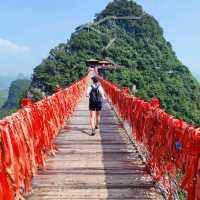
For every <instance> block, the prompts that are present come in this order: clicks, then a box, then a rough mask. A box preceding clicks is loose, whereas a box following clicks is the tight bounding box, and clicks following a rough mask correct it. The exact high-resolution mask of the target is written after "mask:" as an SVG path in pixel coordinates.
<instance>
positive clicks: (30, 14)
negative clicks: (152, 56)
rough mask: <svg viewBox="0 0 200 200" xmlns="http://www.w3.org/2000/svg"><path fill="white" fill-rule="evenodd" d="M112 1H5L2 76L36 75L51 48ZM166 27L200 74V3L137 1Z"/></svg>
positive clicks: (0, 11)
mask: <svg viewBox="0 0 200 200" xmlns="http://www.w3.org/2000/svg"><path fill="white" fill-rule="evenodd" d="M108 2H110V1H109V0H73V1H72V0H57V1H52V0H42V1H41V0H29V1H27V0H7V1H1V3H0V25H1V27H0V71H1V72H0V75H16V74H18V73H20V72H22V73H24V74H31V73H32V70H33V68H34V67H35V66H36V65H38V64H40V63H41V61H42V59H43V58H45V57H46V56H47V55H48V52H49V50H50V49H51V48H53V47H55V46H56V45H57V44H58V43H61V42H66V41H67V39H69V37H70V35H71V33H72V32H73V31H74V29H75V28H76V27H77V26H79V25H80V24H84V23H86V22H88V21H91V20H93V18H94V15H95V13H98V12H100V11H101V10H102V9H103V8H104V7H105V6H106V5H107V3H108ZM136 2H138V3H139V4H141V5H142V6H143V7H144V10H145V11H147V12H148V13H150V14H151V15H153V16H154V17H155V18H156V19H157V20H158V21H159V23H160V25H161V26H162V27H163V29H164V33H165V37H166V38H167V40H168V41H170V42H171V43H172V46H173V49H174V50H175V52H176V54H177V56H178V58H179V59H180V60H181V61H182V62H183V64H185V65H187V66H188V67H189V68H190V69H191V70H192V71H194V72H196V73H199V74H200V68H199V66H200V58H199V52H200V51H199V50H200V37H199V36H200V26H199V19H200V12H199V9H200V1H199V0H190V1H186V0H176V1H174V0H167V1H161V0H136Z"/></svg>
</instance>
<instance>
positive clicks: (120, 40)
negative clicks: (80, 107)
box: [31, 0, 200, 126]
mask: <svg viewBox="0 0 200 200" xmlns="http://www.w3.org/2000/svg"><path fill="white" fill-rule="evenodd" d="M108 16H116V17H118V19H117V18H115V20H114V19H113V18H110V19H108V20H105V21H103V22H102V23H99V24H98V25H96V26H95V24H94V26H93V27H92V28H90V27H89V24H88V25H86V28H84V27H83V26H80V27H78V28H77V30H76V31H75V33H73V34H72V36H71V38H70V40H69V41H66V43H63V44H59V45H58V46H57V47H56V48H54V49H52V50H51V51H50V53H49V56H48V58H46V59H44V60H43V62H42V63H41V64H40V65H39V66H37V67H36V68H35V69H34V74H33V81H32V83H31V91H32V93H34V91H35V90H37V91H38V89H39V90H40V91H41V92H42V91H44V92H45V93H46V94H51V93H52V92H53V91H54V88H55V86H56V84H60V85H61V86H63V87H66V86H67V85H69V84H70V83H71V82H72V81H74V80H77V79H79V78H80V77H82V76H83V75H85V74H86V72H87V67H86V66H85V60H86V59H90V58H96V59H102V58H105V57H108V58H109V59H112V60H113V61H114V62H115V63H118V64H120V65H123V66H125V67H126V68H125V69H123V70H118V71H115V72H114V73H110V72H107V73H106V77H107V78H108V79H110V80H112V81H114V82H116V83H118V84H119V85H121V86H126V85H127V86H129V87H130V89H131V88H132V86H133V84H135V85H136V87H137V90H138V91H137V93H136V95H137V96H140V97H142V98H145V99H147V100H150V99H151V98H152V97H153V96H156V97H158V98H159V99H160V101H161V105H162V108H163V109H165V110H166V111H167V112H169V113H171V114H173V115H175V116H176V117H179V118H183V119H185V120H186V121H188V122H190V123H193V124H196V125H198V126H200V85H199V83H198V82H197V80H196V79H195V78H194V77H193V76H192V74H191V72H190V71H189V70H188V68H187V67H186V66H184V65H183V64H182V63H181V61H180V60H178V58H177V57H176V54H175V52H174V51H173V49H172V46H171V44H170V42H168V41H166V40H165V38H164V37H163V29H162V28H161V27H160V26H159V23H158V22H157V21H156V19H154V18H153V17H152V16H150V15H149V14H147V13H145V12H144V11H143V9H142V7H141V6H139V5H137V4H136V3H135V2H133V1H129V0H114V1H113V2H112V3H109V4H108V6H107V7H106V8H105V9H104V10H103V11H102V12H101V13H99V14H97V15H96V17H95V20H94V22H96V23H98V22H99V20H102V19H104V18H105V17H108ZM127 16H129V17H130V16H132V17H133V16H134V17H136V18H138V19H123V17H127ZM120 17H122V18H121V19H120ZM87 26H88V27H87ZM94 28H95V29H94ZM112 40H113V41H112ZM111 41H112V42H111Z"/></svg>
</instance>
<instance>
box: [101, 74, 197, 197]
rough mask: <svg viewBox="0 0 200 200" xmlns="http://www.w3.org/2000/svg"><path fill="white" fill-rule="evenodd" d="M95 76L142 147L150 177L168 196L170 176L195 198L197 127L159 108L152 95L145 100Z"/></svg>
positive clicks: (170, 186)
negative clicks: (165, 189) (144, 150)
mask: <svg viewBox="0 0 200 200" xmlns="http://www.w3.org/2000/svg"><path fill="white" fill-rule="evenodd" d="M99 80H100V82H101V84H102V86H103V88H104V89H105V91H106V93H107V95H108V96H109V97H110V99H111V101H112V103H113V105H114V106H115V108H116V109H117V111H118V112H119V114H120V115H121V117H122V119H123V120H125V121H127V122H128V123H129V125H130V126H131V127H132V133H133V135H134V137H135V138H136V141H137V142H138V143H140V144H143V146H144V147H145V149H146V152H147V167H148V170H149V172H150V173H151V174H152V176H153V177H154V179H155V180H156V181H162V182H163V183H164V184H165V186H166V187H167V189H168V191H169V196H171V194H172V193H173V189H174V188H173V187H172V184H171V183H172V180H173V181H176V183H177V184H178V186H179V187H180V188H181V189H183V190H184V191H186V192H187V198H188V199H189V200H196V199H198V200H199V199H200V130H199V129H195V128H194V127H192V126H190V125H188V124H187V123H185V122H184V121H182V120H178V119H175V118H174V117H173V116H171V115H169V114H168V113H166V112H164V111H163V110H161V109H160V103H159V101H158V100H157V99H156V98H153V99H152V102H150V103H148V102H145V101H144V100H142V99H140V98H137V97H134V96H131V95H129V94H128V93H127V91H126V90H124V89H120V88H118V87H117V86H116V85H115V84H113V83H111V82H109V81H107V80H104V79H103V78H101V77H99ZM124 91H125V92H124ZM171 198H172V196H171Z"/></svg>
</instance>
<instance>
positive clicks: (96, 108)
mask: <svg viewBox="0 0 200 200" xmlns="http://www.w3.org/2000/svg"><path fill="white" fill-rule="evenodd" d="M101 108H102V103H101V102H98V103H93V102H89V110H92V111H100V110H101Z"/></svg>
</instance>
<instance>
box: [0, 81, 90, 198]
mask: <svg viewBox="0 0 200 200" xmlns="http://www.w3.org/2000/svg"><path fill="white" fill-rule="evenodd" d="M87 82H88V77H85V78H84V79H82V80H80V81H78V82H76V83H74V84H72V85H71V86H70V87H69V88H67V89H64V90H60V91H59V92H57V93H55V94H53V95H52V96H50V97H45V98H44V99H43V100H41V101H39V102H37V103H30V102H27V101H24V102H22V105H23V109H20V110H19V111H18V112H17V113H15V114H13V115H11V116H9V117H6V118H4V119H3V120H0V200H13V199H23V198H22V197H21V195H22V194H27V193H29V192H30V191H31V180H32V177H33V176H34V175H35V174H36V172H37V169H39V168H43V167H44V166H45V160H46V159H47V157H48V155H50V154H54V153H55V151H56V147H55V145H54V143H53V142H54V138H55V137H56V135H57V134H58V132H59V130H60V128H61V127H62V126H63V123H64V120H65V119H66V118H69V116H70V115H71V114H72V112H73V110H74V108H75V106H76V105H77V103H78V101H79V100H80V98H81V96H82V95H83V92H84V91H85V89H86V86H87Z"/></svg>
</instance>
